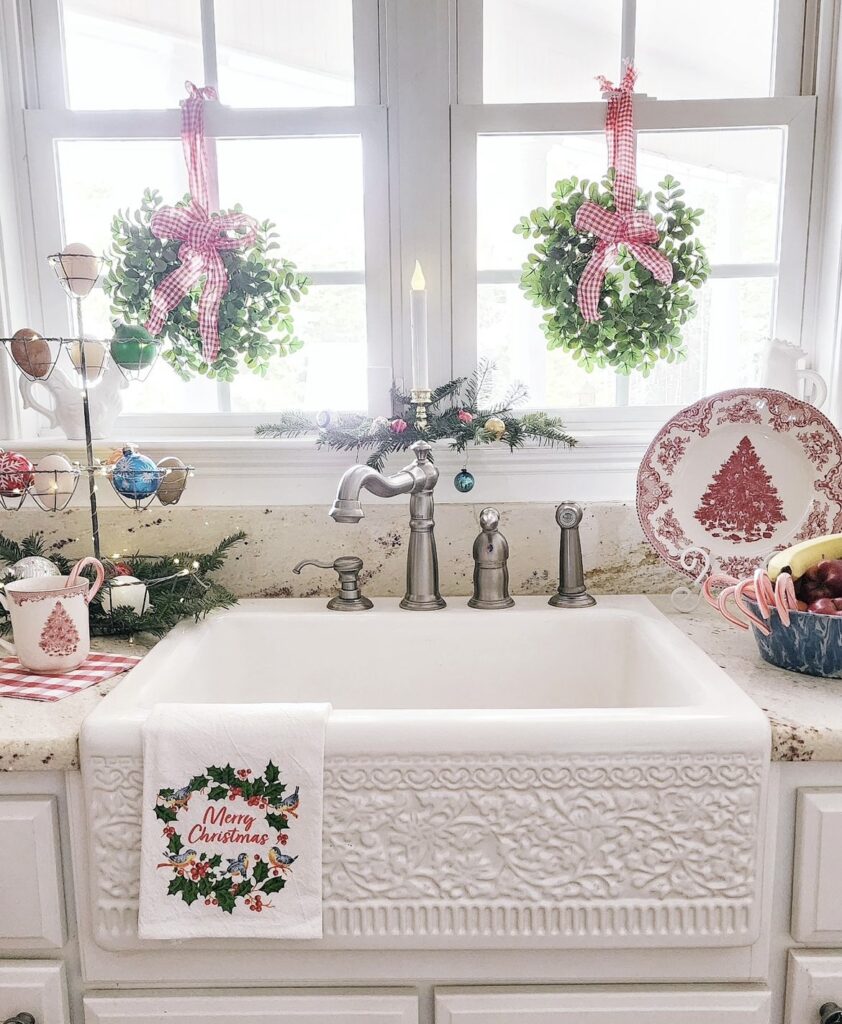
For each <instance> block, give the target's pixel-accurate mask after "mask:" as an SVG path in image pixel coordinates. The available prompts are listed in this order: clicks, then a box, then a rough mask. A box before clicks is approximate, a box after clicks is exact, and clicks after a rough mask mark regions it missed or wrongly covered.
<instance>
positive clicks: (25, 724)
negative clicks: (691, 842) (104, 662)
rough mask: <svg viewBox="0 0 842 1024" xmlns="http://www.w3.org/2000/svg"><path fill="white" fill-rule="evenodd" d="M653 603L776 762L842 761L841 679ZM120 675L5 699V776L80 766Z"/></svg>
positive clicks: (123, 645)
mask: <svg viewBox="0 0 842 1024" xmlns="http://www.w3.org/2000/svg"><path fill="white" fill-rule="evenodd" d="M651 600H652V602H653V603H654V604H655V606H656V607H657V608H659V609H660V610H661V611H662V612H664V614H666V615H667V616H668V617H669V618H670V619H671V620H672V621H673V622H674V623H675V624H676V625H677V626H678V627H679V628H680V629H681V630H682V631H683V632H684V633H686V634H687V636H689V637H690V639H691V640H693V641H694V642H695V643H697V644H698V645H699V647H701V648H702V650H704V651H705V652H706V653H707V654H708V655H709V656H710V657H711V658H712V659H713V660H714V661H715V662H716V663H717V665H720V666H721V667H722V668H723V669H724V670H725V671H726V672H727V673H728V675H729V676H731V678H732V679H733V680H734V681H735V682H736V683H738V684H739V685H740V686H741V687H742V688H743V690H745V692H746V693H747V694H748V695H749V696H750V697H751V698H752V699H753V700H754V701H756V703H757V704H758V705H759V706H760V707H761V708H762V709H763V711H765V712H766V714H767V715H768V717H769V722H770V723H771V726H772V758H773V760H776V761H842V679H818V678H815V677H813V676H804V675H798V674H796V673H794V672H785V671H783V670H782V669H778V668H773V667H772V666H771V665H768V664H766V662H764V661H762V660H761V658H760V655H759V654H758V653H757V647H756V646H755V643H754V639H753V638H752V636H751V635H750V634H749V633H745V632H742V631H741V630H738V629H737V628H736V627H734V626H730V625H728V623H726V622H725V621H724V620H723V619H722V618H720V616H719V615H718V614H716V613H715V612H714V611H713V610H712V609H710V608H708V606H707V605H705V604H701V605H700V606H699V608H697V609H696V611H694V612H691V613H690V614H682V613H680V612H676V611H675V610H674V609H673V608H672V605H671V604H670V599H669V597H668V596H656V597H652V598H651ZM93 648H94V650H100V651H110V652H113V653H120V654H143V653H144V652H145V651H147V650H148V649H149V646H148V645H146V644H143V643H141V642H137V643H135V644H129V643H128V642H126V641H125V640H114V639H112V638H109V639H103V638H100V639H97V640H95V641H94V642H93ZM121 678H122V676H114V678H112V679H109V680H107V681H106V682H104V683H101V684H99V685H97V686H90V687H88V689H87V690H82V691H81V692H80V693H77V694H74V695H73V696H72V697H65V698H64V699H63V700H59V701H55V702H54V703H46V702H40V701H29V700H17V699H11V698H9V697H5V698H3V697H0V771H10V770H15V771H45V770H56V771H66V770H72V769H76V768H78V767H79V748H78V739H79V726H80V725H81V723H82V720H83V719H84V718H85V716H86V715H87V714H88V712H90V711H92V710H93V708H94V707H96V705H97V703H98V702H99V701H100V700H101V699H102V698H103V697H104V696H105V695H106V694H107V693H109V692H110V691H111V690H112V689H113V688H114V687H115V686H116V685H117V684H118V683H119V681H120V679H121Z"/></svg>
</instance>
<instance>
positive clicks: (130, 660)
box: [0, 653, 140, 700]
mask: <svg viewBox="0 0 842 1024" xmlns="http://www.w3.org/2000/svg"><path fill="white" fill-rule="evenodd" d="M139 661H140V658H134V657H130V656H127V655H123V654H102V653H93V654H89V655H88V657H87V658H86V659H85V661H83V662H82V664H81V665H80V666H79V667H78V668H74V669H71V670H70V671H69V672H65V673H63V674H62V675H56V676H43V675H38V674H36V673H35V672H28V671H27V670H26V669H25V668H21V665H20V662H19V661H18V659H17V658H3V659H2V660H0V697H21V698H23V699H24V700H61V698H62V697H69V696H70V694H71V693H78V691H79V690H84V689H86V688H87V687H88V686H93V684H94V683H101V682H103V680H105V679H110V678H111V677H112V676H116V675H118V674H119V673H120V672H128V670H129V669H130V668H133V667H134V666H135V665H136V664H137V663H138V662H139Z"/></svg>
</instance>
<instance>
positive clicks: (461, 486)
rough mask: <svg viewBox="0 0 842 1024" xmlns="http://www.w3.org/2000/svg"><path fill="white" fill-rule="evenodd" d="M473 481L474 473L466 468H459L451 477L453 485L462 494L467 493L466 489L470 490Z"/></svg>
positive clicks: (472, 486) (474, 481) (472, 487)
mask: <svg viewBox="0 0 842 1024" xmlns="http://www.w3.org/2000/svg"><path fill="white" fill-rule="evenodd" d="M475 483H476V480H475V479H474V474H473V473H469V472H468V470H467V469H460V470H459V472H458V473H457V474H456V476H455V477H454V478H453V486H454V487H455V488H456V490H457V491H460V492H461V493H462V494H467V493H468V491H472V490H473V489H474V484H475Z"/></svg>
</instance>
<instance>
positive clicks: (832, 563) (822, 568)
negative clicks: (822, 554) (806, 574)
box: [816, 558, 842, 597]
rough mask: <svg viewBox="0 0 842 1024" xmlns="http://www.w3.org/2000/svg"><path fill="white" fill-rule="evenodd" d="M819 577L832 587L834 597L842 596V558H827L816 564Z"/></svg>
mask: <svg viewBox="0 0 842 1024" xmlns="http://www.w3.org/2000/svg"><path fill="white" fill-rule="evenodd" d="M816 576H817V578H818V579H819V580H820V581H821V582H822V583H824V584H825V586H827V587H830V589H831V590H832V591H833V596H834V597H842V559H839V558H825V559H823V560H822V561H821V562H819V564H818V565H817V566H816Z"/></svg>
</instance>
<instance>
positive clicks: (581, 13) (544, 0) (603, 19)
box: [482, 0, 622, 103]
mask: <svg viewBox="0 0 842 1024" xmlns="http://www.w3.org/2000/svg"><path fill="white" fill-rule="evenodd" d="M482 7H483V26H482V39H483V43H482V46H483V58H482V71H483V99H484V101H485V102H486V103H557V102H562V101H574V100H575V101H582V100H586V101H587V100H590V101H594V100H598V99H599V87H598V86H597V84H596V82H595V81H594V76H595V75H606V76H607V77H608V78H613V77H614V75H615V74H617V72H618V71H619V69H620V19H621V14H622V4H621V3H620V2H619V0H588V2H587V3H581V2H579V0H483V5H482Z"/></svg>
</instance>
